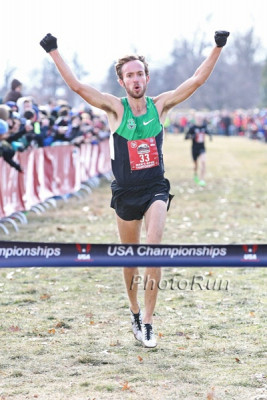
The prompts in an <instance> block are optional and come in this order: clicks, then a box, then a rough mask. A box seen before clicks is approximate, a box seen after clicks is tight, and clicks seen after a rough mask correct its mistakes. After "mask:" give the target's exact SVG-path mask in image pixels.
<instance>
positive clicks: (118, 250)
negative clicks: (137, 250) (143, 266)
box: [108, 246, 134, 256]
mask: <svg viewBox="0 0 267 400" xmlns="http://www.w3.org/2000/svg"><path fill="white" fill-rule="evenodd" d="M128 255H130V256H134V251H133V248H132V246H108V256H128Z"/></svg>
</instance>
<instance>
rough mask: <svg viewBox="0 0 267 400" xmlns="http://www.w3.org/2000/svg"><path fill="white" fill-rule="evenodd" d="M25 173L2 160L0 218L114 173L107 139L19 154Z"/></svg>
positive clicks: (18, 158) (17, 155)
mask: <svg viewBox="0 0 267 400" xmlns="http://www.w3.org/2000/svg"><path fill="white" fill-rule="evenodd" d="M15 160H16V161H17V162H19V163H20V165H21V166H22V168H23V170H24V173H23V174H21V173H19V172H17V171H16V170H15V169H14V168H12V167H10V166H9V165H8V164H7V163H6V162H5V161H4V160H3V159H2V158H1V157H0V218H3V217H6V216H9V215H11V214H13V213H14V212H17V211H24V210H29V209H30V208H31V207H32V206H34V205H36V204H38V203H42V202H44V201H45V200H46V199H48V198H50V197H53V196H62V195H65V194H68V193H74V192H76V191H78V190H79V189H80V186H81V183H82V182H85V181H88V180H89V179H90V178H93V177H95V176H98V175H99V174H107V173H109V172H110V170H111V164H110V155H109V143H108V139H107V140H103V141H101V142H99V143H94V144H91V143H88V144H83V145H81V147H80V148H78V147H75V146H71V145H66V146H54V147H53V146H52V147H44V148H38V149H31V150H26V151H24V152H22V153H16V155H15Z"/></svg>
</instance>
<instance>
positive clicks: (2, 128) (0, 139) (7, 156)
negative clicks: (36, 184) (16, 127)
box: [0, 119, 23, 172]
mask: <svg viewBox="0 0 267 400" xmlns="http://www.w3.org/2000/svg"><path fill="white" fill-rule="evenodd" d="M12 140H13V138H11V137H10V136H9V132H8V124H7V122H6V121H4V120H2V119H0V157H3V159H4V160H5V161H6V162H7V163H8V164H9V165H10V166H11V167H13V168H15V169H16V170H17V171H18V172H23V170H22V168H21V166H20V164H18V163H17V162H15V161H14V160H13V157H14V155H15V151H14V150H13V148H12V146H11V142H12Z"/></svg>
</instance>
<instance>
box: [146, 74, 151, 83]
mask: <svg viewBox="0 0 267 400" xmlns="http://www.w3.org/2000/svg"><path fill="white" fill-rule="evenodd" d="M149 81H150V75H147V76H146V83H148V82H149Z"/></svg>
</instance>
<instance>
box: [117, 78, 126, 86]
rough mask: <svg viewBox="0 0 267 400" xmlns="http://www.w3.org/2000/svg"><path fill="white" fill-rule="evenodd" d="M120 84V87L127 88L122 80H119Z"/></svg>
mask: <svg viewBox="0 0 267 400" xmlns="http://www.w3.org/2000/svg"><path fill="white" fill-rule="evenodd" d="M118 82H119V85H121V87H123V88H124V87H125V86H124V82H123V80H122V79H118Z"/></svg>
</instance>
